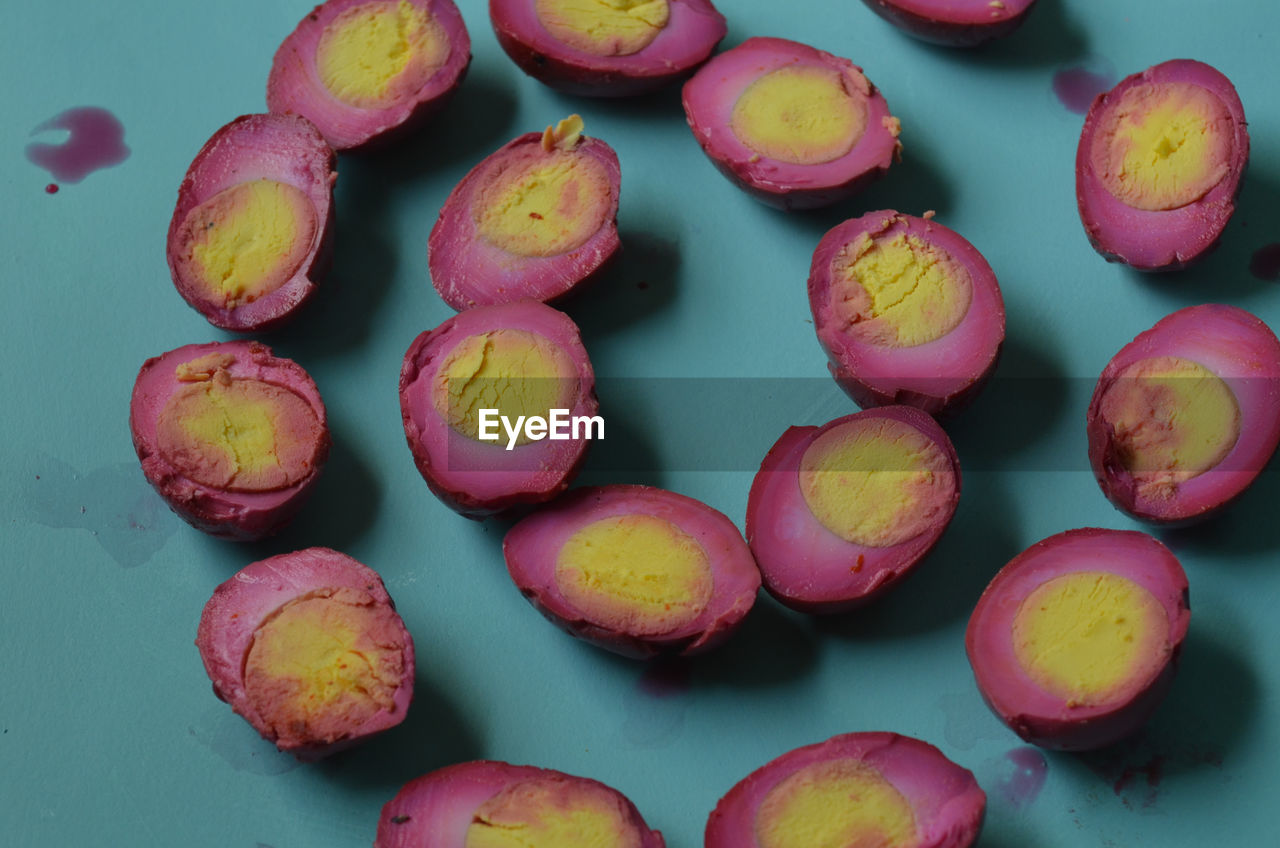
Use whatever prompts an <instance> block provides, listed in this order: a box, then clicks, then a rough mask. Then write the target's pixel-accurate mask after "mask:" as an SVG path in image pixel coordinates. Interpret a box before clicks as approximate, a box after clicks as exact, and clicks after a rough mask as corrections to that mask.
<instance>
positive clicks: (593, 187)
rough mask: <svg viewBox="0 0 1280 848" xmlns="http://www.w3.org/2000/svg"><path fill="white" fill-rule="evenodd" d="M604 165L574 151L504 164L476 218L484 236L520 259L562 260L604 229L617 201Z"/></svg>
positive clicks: (556, 151) (480, 202)
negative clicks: (561, 258) (547, 258)
mask: <svg viewBox="0 0 1280 848" xmlns="http://www.w3.org/2000/svg"><path fill="white" fill-rule="evenodd" d="M612 193H613V191H612V189H611V188H610V187H609V177H608V175H607V174H606V173H605V170H604V166H603V165H601V164H600V163H599V162H597V161H596V160H595V159H593V158H592V157H590V156H585V155H581V154H578V153H575V152H573V151H572V150H562V149H554V150H551V151H545V150H542V151H539V152H537V153H534V154H533V155H532V156H526V157H523V158H521V159H520V160H517V161H513V162H510V163H504V164H503V165H501V166H499V170H497V171H495V172H494V173H493V174H492V175H490V176H489V178H488V179H487V180H486V182H485V185H484V188H483V189H481V191H480V195H479V198H478V202H477V203H476V204H475V206H474V207H473V213H472V214H473V217H474V219H475V222H476V228H477V230H478V231H479V233H480V236H481V237H482V238H484V239H485V240H486V241H488V242H489V243H490V244H493V245H495V246H497V247H499V248H501V249H502V250H505V251H506V252H507V253H513V254H515V255H517V256H557V255H559V254H562V253H568V252H569V251H571V250H575V249H577V248H579V247H581V246H582V245H583V244H584V243H585V242H586V240H587V239H589V238H591V236H593V235H594V234H595V233H596V232H597V231H598V230H599V229H600V227H601V226H602V225H603V224H604V219H605V215H606V213H607V212H608V209H609V205H610V204H609V200H610V198H611V197H612Z"/></svg>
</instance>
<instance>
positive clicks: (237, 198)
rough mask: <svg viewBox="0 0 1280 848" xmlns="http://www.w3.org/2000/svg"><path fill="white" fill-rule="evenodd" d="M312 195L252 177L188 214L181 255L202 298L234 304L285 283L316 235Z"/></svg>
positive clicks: (231, 306) (288, 186) (182, 234)
mask: <svg viewBox="0 0 1280 848" xmlns="http://www.w3.org/2000/svg"><path fill="white" fill-rule="evenodd" d="M316 227H317V222H316V212H315V207H314V206H313V205H312V204H311V200H310V199H309V198H308V197H307V196H306V194H304V193H303V192H301V191H299V190H298V189H297V188H294V187H293V186H291V185H286V184H285V183H280V182H275V181H274V180H266V179H261V180H252V181H250V182H245V183H240V184H239V185H235V186H232V187H230V188H226V189H223V190H222V191H220V192H218V193H217V194H215V195H214V196H213V197H211V198H209V199H208V200H206V201H205V202H204V203H201V204H200V205H199V206H197V207H195V208H194V209H192V210H191V211H190V212H188V213H187V217H186V219H185V220H184V221H183V222H182V229H181V231H180V234H179V236H178V238H179V247H178V252H179V256H180V258H181V260H182V262H183V263H184V264H186V265H187V267H188V268H190V269H191V271H192V272H193V274H192V276H193V277H194V282H195V283H196V284H197V285H198V286H200V288H202V289H203V293H204V295H205V297H206V298H208V299H209V300H211V301H213V302H214V303H216V304H218V305H220V306H223V307H226V308H228V309H233V308H235V307H237V306H239V305H241V304H242V303H253V302H254V301H255V300H257V299H258V298H260V297H263V296H265V295H268V294H270V293H271V292H273V291H275V290H276V289H278V288H280V286H282V285H284V284H285V283H287V282H288V281H289V280H290V279H291V278H292V277H293V275H294V274H295V273H296V272H297V270H298V267H299V266H300V265H301V264H302V262H303V260H305V259H306V258H307V254H308V253H310V251H311V244H312V242H313V241H314V240H315V235H316Z"/></svg>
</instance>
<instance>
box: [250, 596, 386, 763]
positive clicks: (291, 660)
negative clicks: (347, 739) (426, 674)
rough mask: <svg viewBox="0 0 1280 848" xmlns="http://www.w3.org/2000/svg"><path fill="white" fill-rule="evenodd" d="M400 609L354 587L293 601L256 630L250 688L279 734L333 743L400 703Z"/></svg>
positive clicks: (255, 703)
mask: <svg viewBox="0 0 1280 848" xmlns="http://www.w3.org/2000/svg"><path fill="white" fill-rule="evenodd" d="M399 633H400V631H399V626H398V623H397V622H396V620H395V613H394V612H392V611H391V610H390V609H388V608H387V607H386V606H385V605H382V604H378V603H376V602H375V601H374V600H373V598H372V597H370V596H369V595H367V594H365V593H364V592H359V591H356V590H354V589H339V590H337V591H331V590H327V591H326V592H325V593H322V594H318V595H315V596H309V597H306V598H302V599H298V600H294V601H290V602H289V603H287V604H285V605H284V606H282V607H281V608H280V609H278V610H277V611H276V612H275V613H274V614H273V615H272V616H271V617H270V618H269V619H267V620H266V621H265V622H264V623H263V624H262V626H260V627H259V628H258V630H257V631H256V632H255V633H254V635H253V643H252V644H251V645H250V647H249V651H248V654H247V655H246V658H245V672H244V679H245V690H246V692H247V694H248V696H249V699H250V701H251V702H252V703H253V705H254V708H255V709H256V710H257V711H258V713H259V715H261V716H262V718H263V719H264V720H265V721H266V723H267V724H268V726H270V727H271V728H272V729H274V730H275V731H276V733H277V734H278V735H280V736H284V737H291V738H299V737H301V738H306V739H313V740H324V741H333V740H334V739H337V738H341V737H342V736H344V735H346V734H348V733H349V732H351V731H352V730H354V729H356V728H358V727H359V725H361V724H362V723H363V722H365V721H367V720H368V719H370V718H372V717H373V716H374V715H376V714H377V713H378V712H380V711H382V710H390V709H392V708H394V706H395V692H396V689H398V688H399V686H400V678H401V675H402V673H403V671H404V655H403V649H404V646H403V644H402V643H401V638H400V635H399Z"/></svg>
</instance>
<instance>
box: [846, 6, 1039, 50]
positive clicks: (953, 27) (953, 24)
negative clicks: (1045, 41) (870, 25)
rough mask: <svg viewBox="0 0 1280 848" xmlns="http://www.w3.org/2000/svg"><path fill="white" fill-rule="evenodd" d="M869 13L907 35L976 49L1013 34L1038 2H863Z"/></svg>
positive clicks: (947, 45) (936, 42)
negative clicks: (995, 3) (992, 3)
mask: <svg viewBox="0 0 1280 848" xmlns="http://www.w3.org/2000/svg"><path fill="white" fill-rule="evenodd" d="M862 2H863V3H864V4H865V5H866V7H867V8H868V9H870V10H871V11H873V12H875V13H876V14H877V15H879V16H880V17H882V18H884V19H885V20H886V21H888V22H889V23H891V24H893V25H894V26H895V27H897V28H898V29H900V30H902V31H903V32H905V33H906V34H907V35H911V36H914V37H916V38H919V39H921V40H923V41H928V42H930V43H932V44H941V45H943V46H946V47H976V46H978V45H979V44H985V43H987V42H988V41H994V40H995V39H998V38H1004V37H1005V36H1007V35H1010V34H1011V33H1013V32H1014V31H1015V30H1016V29H1017V28H1018V27H1020V26H1022V22H1023V21H1024V20H1026V18H1027V15H1028V14H1029V13H1030V12H1031V7H1033V6H1034V5H1035V4H1036V0H1003V3H1002V4H1001V5H1000V6H999V7H998V8H997V7H994V6H992V5H991V4H990V3H989V2H987V0H968V2H967V3H965V2H961V3H955V2H946V0H862Z"/></svg>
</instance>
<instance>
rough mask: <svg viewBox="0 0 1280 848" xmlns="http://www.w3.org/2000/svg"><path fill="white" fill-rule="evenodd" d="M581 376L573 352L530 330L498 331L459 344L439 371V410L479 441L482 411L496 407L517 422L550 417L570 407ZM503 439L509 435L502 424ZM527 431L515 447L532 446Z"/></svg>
mask: <svg viewBox="0 0 1280 848" xmlns="http://www.w3.org/2000/svg"><path fill="white" fill-rule="evenodd" d="M577 393H578V378H577V374H576V372H575V371H574V367H573V362H572V361H571V360H570V359H569V356H568V354H566V353H565V352H564V350H563V349H562V348H561V347H560V346H559V345H557V344H555V343H554V342H552V341H551V340H549V339H547V338H545V337H543V336H539V335H536V334H534V333H530V332H528V331H526V330H494V331H492V332H488V333H478V334H476V335H474V336H468V337H467V338H465V339H463V340H462V341H461V342H459V343H458V344H457V345H456V346H455V347H454V348H453V349H452V350H451V351H449V354H448V356H446V357H445V359H444V361H443V362H442V363H441V364H440V369H439V370H438V371H437V372H436V379H435V406H436V411H438V412H439V413H440V414H441V415H442V416H444V418H445V420H446V421H448V422H449V426H450V427H452V428H453V429H454V430H456V431H457V432H459V433H461V434H462V435H464V436H469V437H470V438H472V439H475V440H477V441H479V440H480V410H482V409H496V410H497V411H498V415H499V416H503V417H505V418H507V419H509V420H510V421H511V422H512V426H515V421H516V420H517V419H518V418H519V417H520V416H522V415H523V416H525V417H526V418H527V417H529V416H531V415H538V416H541V417H543V418H546V417H547V415H548V413H549V412H550V411H551V410H552V409H571V408H572V407H573V403H574V400H575V398H576V396H577ZM499 436H500V440H501V441H502V442H503V443H504V444H505V443H506V441H507V436H506V433H505V432H503V431H502V430H501V425H499ZM528 443H529V439H528V438H527V437H525V435H524V431H523V428H521V435H520V437H519V439H518V440H517V442H516V444H521V445H524V444H528Z"/></svg>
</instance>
